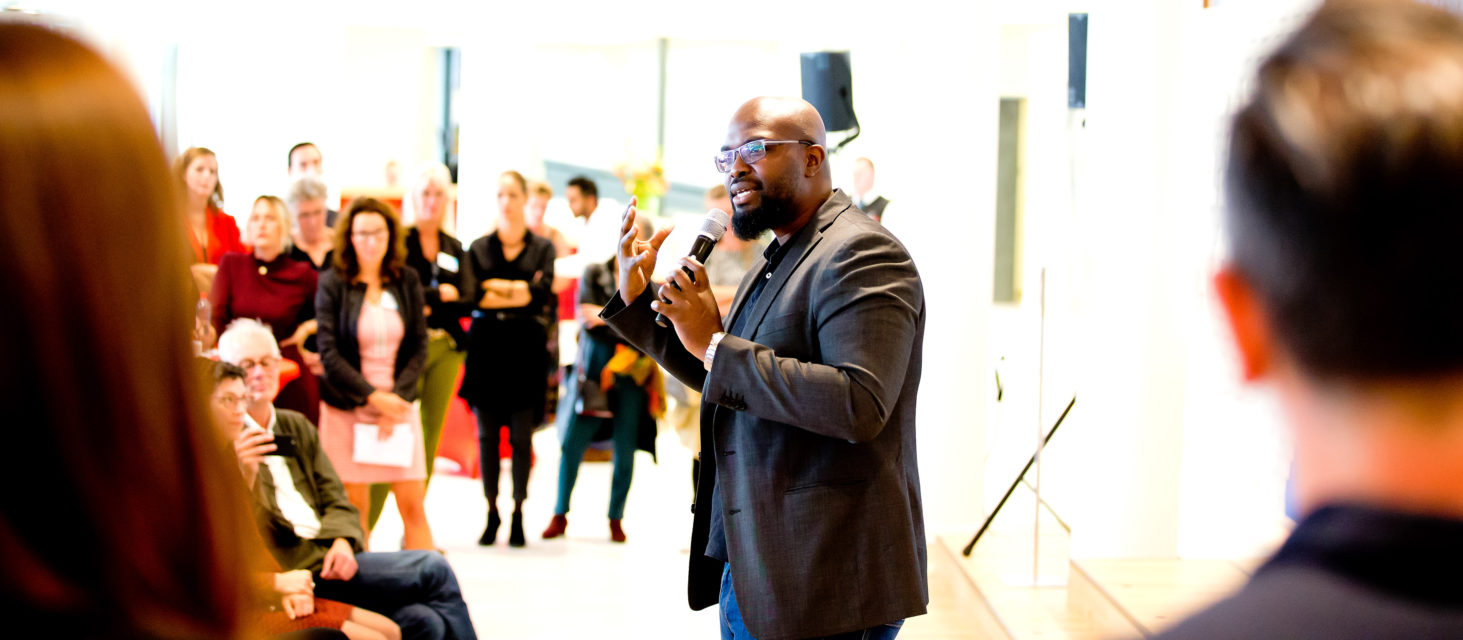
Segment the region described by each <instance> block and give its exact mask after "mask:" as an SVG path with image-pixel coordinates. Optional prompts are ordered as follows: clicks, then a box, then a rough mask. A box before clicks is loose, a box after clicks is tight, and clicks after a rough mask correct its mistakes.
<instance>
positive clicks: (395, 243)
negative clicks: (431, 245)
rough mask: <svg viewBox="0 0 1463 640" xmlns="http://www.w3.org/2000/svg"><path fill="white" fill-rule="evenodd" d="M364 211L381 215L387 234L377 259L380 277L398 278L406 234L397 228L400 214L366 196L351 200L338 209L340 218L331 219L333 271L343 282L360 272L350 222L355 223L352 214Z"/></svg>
mask: <svg viewBox="0 0 1463 640" xmlns="http://www.w3.org/2000/svg"><path fill="white" fill-rule="evenodd" d="M408 197H410V194H408ZM364 213H374V214H377V215H380V216H381V217H382V218H385V219H386V230H387V231H388V232H389V233H390V235H389V237H387V239H386V257H384V258H382V259H381V280H382V281H383V282H393V281H395V280H398V279H400V278H401V270H402V269H404V268H405V267H406V234H405V233H403V232H402V230H401V216H398V215H397V214H396V209H395V208H393V207H392V206H391V205H389V204H386V203H385V202H382V201H380V200H377V199H375V198H371V197H367V196H361V197H359V198H356V199H354V200H351V201H350V204H348V205H346V207H345V211H342V212H341V215H340V219H339V220H336V221H335V254H334V258H332V262H333V264H334V265H335V269H336V271H338V272H340V274H341V276H343V278H344V279H345V281H346V282H351V281H352V280H355V279H356V276H357V275H360V273H361V263H360V261H359V260H358V259H357V258H356V245H355V242H354V241H353V239H352V238H351V224H353V223H354V222H355V220H356V216H358V215H361V214H364Z"/></svg>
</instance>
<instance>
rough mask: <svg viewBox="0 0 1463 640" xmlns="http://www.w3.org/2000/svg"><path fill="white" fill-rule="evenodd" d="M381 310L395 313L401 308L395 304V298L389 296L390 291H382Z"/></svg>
mask: <svg viewBox="0 0 1463 640" xmlns="http://www.w3.org/2000/svg"><path fill="white" fill-rule="evenodd" d="M381 308H382V309H385V310H387V311H396V310H398V309H400V308H401V307H399V306H398V305H397V304H396V296H393V295H391V292H390V291H382V292H381Z"/></svg>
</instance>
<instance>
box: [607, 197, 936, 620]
mask: <svg viewBox="0 0 1463 640" xmlns="http://www.w3.org/2000/svg"><path fill="white" fill-rule="evenodd" d="M711 259H712V260H715V259H716V256H715V255H714V254H713V255H712V257H711ZM765 264H766V261H765V260H763V261H759V262H758V264H757V265H754V266H753V268H752V270H751V271H749V272H748V275H747V277H746V278H744V279H743V280H742V284H741V289H740V291H738V293H737V297H736V300H735V301H734V302H733V304H732V316H731V317H730V318H727V320H726V326H728V327H730V326H732V324H733V322H734V319H735V318H736V317H737V314H741V313H750V314H752V315H751V316H749V317H748V318H747V322H746V324H745V327H744V328H743V330H742V332H743V333H744V334H746V335H745V337H735V336H731V335H728V336H726V337H725V338H724V339H723V340H722V341H721V343H720V344H719V345H718V346H717V351H716V357H715V358H714V359H713V362H712V369H711V371H710V372H707V371H706V370H705V369H704V368H703V364H702V362H701V359H700V358H699V355H700V354H696V355H692V354H691V353H688V352H687V351H686V349H685V348H684V347H682V346H681V343H680V341H679V339H678V338H677V337H676V334H675V331H673V330H671V329H661V328H660V327H657V326H656V325H655V323H654V321H653V317H654V315H655V314H654V312H652V311H651V310H650V306H649V305H650V300H651V296H652V295H653V288H654V285H652V286H651V287H647V288H646V291H645V292H644V293H643V294H642V295H641V297H640V298H639V299H637V300H636V301H635V303H634V304H631V305H629V306H626V305H625V304H624V302H623V301H622V300H621V299H620V297H619V296H618V295H617V296H616V297H615V299H614V300H612V301H611V302H610V304H609V305H607V306H606V307H605V309H604V311H603V312H602V314H601V316H602V317H604V319H605V320H606V321H607V322H608V323H609V325H610V326H612V327H614V328H615V330H616V331H619V332H620V334H621V335H623V336H624V337H625V338H626V339H627V340H629V341H630V342H631V343H633V344H634V345H635V346H636V347H637V348H639V349H641V350H642V351H644V352H645V353H648V354H650V355H652V356H654V357H655V359H656V360H658V361H659V362H660V363H661V364H662V365H663V366H664V367H665V368H666V369H667V370H668V371H670V372H671V373H672V374H673V375H675V376H676V377H677V378H680V379H681V380H682V381H683V382H685V383H686V384H688V385H691V386H692V387H697V388H701V390H702V398H703V400H702V405H701V442H702V443H711V445H710V446H707V445H706V444H703V446H702V448H703V451H702V454H701V476H700V478H699V479H698V482H697V491H696V495H697V505H696V507H695V512H696V515H695V524H694V526H693V528H692V534H691V549H692V553H691V570H690V587H689V590H690V602H691V608H692V609H703V608H706V607H709V606H711V605H713V604H716V603H717V600H718V596H719V590H720V578H721V571H722V566H723V565H722V563H721V562H720V561H718V560H715V559H712V558H708V557H706V556H704V555H703V554H702V552H703V550H704V549H705V548H706V541H707V532H708V529H709V522H710V510H711V506H712V505H711V504H710V503H711V495H712V493H711V492H712V486H713V483H715V482H716V481H717V479H718V478H720V481H721V482H722V483H723V484H722V487H721V495H722V500H723V503H724V504H723V505H722V509H723V514H724V515H725V519H726V520H725V521H726V542H727V551H728V555H729V557H730V558H731V567H732V582H733V585H734V586H735V588H736V594H737V604H738V605H739V607H740V609H741V612H742V617H743V618H744V620H745V622H746V625H747V629H748V630H750V631H751V632H752V634H753V635H755V636H756V637H758V638H761V639H762V640H778V639H781V638H808V637H814V636H824V635H831V634H834V633H840V632H844V631H852V630H856V629H864V628H868V627H873V626H877V625H880V624H883V623H886V622H892V621H894V620H900V619H904V618H908V617H910V616H915V615H919V614H922V613H924V612H925V605H926V603H928V602H929V588H928V584H927V579H926V564H925V563H926V550H925V532H924V516H923V510H922V508H921V505H920V488H919V472H918V469H917V466H916V464H915V434H914V430H915V420H914V412H915V396H916V391H917V390H918V388H919V377H920V361H921V358H920V351H921V347H922V344H923V341H924V324H925V307H924V291H923V288H922V286H921V284H920V279H919V273H918V272H917V271H916V270H915V266H914V261H913V260H911V259H910V257H909V253H908V252H906V251H905V249H904V247H903V245H901V244H900V243H899V241H898V240H896V239H895V238H894V236H892V235H890V234H889V232H888V231H886V230H885V229H884V228H883V227H882V226H880V225H879V224H878V223H877V222H874V221H873V220H870V219H869V218H868V217H867V216H865V215H864V214H863V213H862V212H860V211H859V210H858V209H857V208H856V207H854V206H853V204H852V202H850V200H849V198H848V196H846V195H844V194H843V192H841V191H835V192H834V193H833V195H832V196H831V197H830V198H829V199H828V200H827V201H826V202H824V204H823V206H822V207H820V208H819V209H818V212H817V213H816V215H815V216H814V217H813V219H812V220H811V221H810V222H809V223H808V227H806V228H804V229H803V230H802V231H801V232H799V233H797V234H795V235H794V236H793V240H792V241H791V244H790V246H789V247H787V253H786V254H785V256H784V258H783V259H782V262H781V263H780V264H779V266H778V268H777V270H776V272H775V273H774V275H773V277H772V279H771V280H768V281H767V283H766V288H765V289H764V290H763V291H762V293H761V295H760V296H759V297H758V298H757V301H756V303H755V304H754V305H753V306H752V307H751V308H745V309H744V308H742V306H743V305H742V302H743V301H744V300H745V299H746V297H747V291H748V289H749V286H750V284H751V282H752V281H753V279H755V278H757V277H759V276H760V272H761V271H762V269H763V267H764V266H765ZM713 447H714V448H713Z"/></svg>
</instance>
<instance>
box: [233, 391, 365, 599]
mask: <svg viewBox="0 0 1463 640" xmlns="http://www.w3.org/2000/svg"><path fill="white" fill-rule="evenodd" d="M274 433H275V435H289V436H294V438H295V448H296V449H297V450H298V453H297V454H296V455H295V456H294V457H289V458H285V464H286V465H288V466H289V467H290V473H291V475H293V476H294V483H295V488H296V489H298V490H299V491H300V494H301V495H303V496H304V497H305V501H306V502H309V503H310V506H312V507H314V508H315V514H316V515H317V516H319V517H320V533H319V534H318V535H317V536H316V537H315V538H312V539H309V540H306V539H303V538H301V537H300V536H299V535H297V534H296V533H295V527H294V525H292V524H290V521H289V520H286V519H285V517H284V513H283V512H281V511H280V509H279V504H278V503H276V501H275V499H274V492H275V484H274V483H275V482H288V481H289V480H290V479H289V478H275V477H274V475H273V474H271V473H270V471H269V468H268V467H267V466H266V465H263V464H261V465H259V477H258V478H257V479H256V480H255V481H254V487H253V493H254V521H255V522H257V523H258V524H259V532H260V534H262V535H263V536H264V540H265V542H266V543H268V545H269V550H270V552H272V553H273V554H274V558H275V559H276V560H278V561H279V564H280V566H282V567H284V568H285V569H286V570H292V569H307V570H310V571H315V572H318V571H320V568H321V566H322V565H323V564H324V561H325V552H327V551H329V550H330V545H331V544H333V543H334V542H335V539H336V538H345V539H347V540H349V541H350V544H351V550H352V551H354V552H356V553H360V552H361V551H362V550H363V549H364V548H365V546H364V544H363V542H364V541H365V539H366V535H365V533H364V532H362V531H361V514H360V512H359V511H357V510H356V508H355V506H354V505H352V504H351V503H350V500H348V499H346V496H345V485H344V484H341V482H340V477H339V476H337V475H335V467H333V466H331V464H330V459H329V458H327V457H326V456H325V450H324V449H321V448H320V435H319V433H318V432H316V430H315V425H312V424H310V421H309V419H307V418H305V416H303V415H300V414H299V413H297V412H294V411H290V410H288V409H279V408H276V409H275V424H274Z"/></svg>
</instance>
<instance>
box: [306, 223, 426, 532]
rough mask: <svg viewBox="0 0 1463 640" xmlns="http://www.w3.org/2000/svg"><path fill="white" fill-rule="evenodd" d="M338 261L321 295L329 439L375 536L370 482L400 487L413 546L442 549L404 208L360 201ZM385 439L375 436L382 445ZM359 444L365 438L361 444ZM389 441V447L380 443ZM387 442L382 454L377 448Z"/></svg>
mask: <svg viewBox="0 0 1463 640" xmlns="http://www.w3.org/2000/svg"><path fill="white" fill-rule="evenodd" d="M335 246H336V252H335V256H334V261H335V264H334V267H333V268H331V269H329V270H327V271H325V272H324V273H322V274H321V276H320V290H319V291H317V292H316V294H315V312H316V321H317V323H318V325H319V328H318V330H319V332H318V334H317V340H318V342H319V346H320V362H321V364H322V365H323V366H324V368H325V375H324V376H323V377H322V379H321V381H320V397H321V399H322V400H323V403H322V406H321V409H320V444H321V446H322V447H324V448H325V453H326V455H327V456H329V458H330V462H331V464H332V465H333V466H334V467H335V471H336V473H337V474H338V475H339V476H340V479H341V482H343V483H344V484H345V488H346V495H347V497H349V498H350V501H351V504H353V505H355V506H356V508H357V509H358V510H360V512H361V528H362V529H363V530H365V531H366V532H368V533H369V532H370V528H369V524H370V523H369V522H368V515H369V512H370V511H369V506H370V505H369V499H370V498H369V496H370V490H369V487H370V485H371V484H372V483H390V484H391V489H392V491H395V492H396V506H397V509H398V510H400V512H401V519H402V522H403V524H404V525H405V540H404V541H403V544H402V548H404V549H434V548H436V545H435V544H434V543H433V542H432V530H431V528H430V527H429V526H428V525H427V514H426V509H425V507H424V505H423V502H424V501H425V496H426V482H425V481H426V475H427V473H426V462H425V447H424V445H423V442H422V433H421V428H422V427H421V415H420V414H419V413H418V411H417V408H416V407H415V406H414V405H413V403H414V402H415V401H416V399H417V380H418V378H420V377H421V373H422V366H423V364H424V363H425V362H426V358H427V348H426V347H427V323H426V316H425V314H424V313H423V311H422V309H423V306H424V300H423V296H422V285H421V281H420V280H418V279H417V274H416V271H414V270H412V269H409V268H407V267H406V266H405V263H406V249H405V243H404V241H403V232H402V228H401V221H400V219H398V218H397V216H396V211H395V210H394V209H392V208H391V205H388V204H386V203H384V202H381V201H380V200H376V199H374V198H357V199H355V200H354V201H352V202H351V203H350V206H348V207H347V208H346V210H345V211H344V212H342V215H341V218H340V221H339V222H338V223H337V224H336V242H335ZM373 440H374V441H375V442H372V441H373ZM358 441H359V442H358ZM382 441H384V442H387V443H391V445H390V446H386V447H373V445H379V444H380V443H381V442H382ZM373 448H384V449H386V451H384V452H381V453H380V454H379V455H370V454H371V451H369V450H370V449H373Z"/></svg>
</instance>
